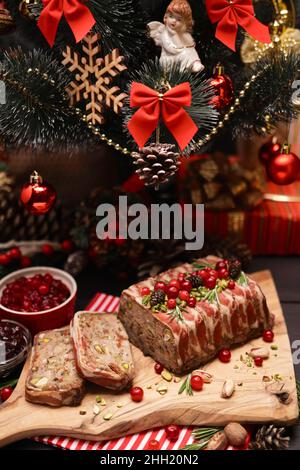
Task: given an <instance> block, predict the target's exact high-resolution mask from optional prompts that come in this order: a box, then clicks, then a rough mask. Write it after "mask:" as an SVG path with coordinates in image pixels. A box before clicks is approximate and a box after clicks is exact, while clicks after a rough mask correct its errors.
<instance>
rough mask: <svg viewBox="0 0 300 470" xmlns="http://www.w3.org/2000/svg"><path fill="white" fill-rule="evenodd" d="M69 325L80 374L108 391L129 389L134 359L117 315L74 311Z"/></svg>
mask: <svg viewBox="0 0 300 470" xmlns="http://www.w3.org/2000/svg"><path fill="white" fill-rule="evenodd" d="M70 328H71V336H72V338H73V343H74V348H75V355H76V365H77V369H78V371H79V373H80V375H81V376H82V377H84V378H85V379H87V380H89V381H91V382H94V383H96V384H97V385H100V386H102V387H105V388H108V389H111V390H122V389H124V388H128V387H129V386H130V384H131V382H132V380H133V376H134V366H133V359H132V353H131V346H130V344H129V341H128V336H127V333H126V331H125V329H124V327H123V325H122V323H121V322H120V321H119V320H118V318H117V315H116V314H113V313H98V312H97V313H93V312H77V313H76V314H75V316H74V318H73V320H72V322H71V326H70Z"/></svg>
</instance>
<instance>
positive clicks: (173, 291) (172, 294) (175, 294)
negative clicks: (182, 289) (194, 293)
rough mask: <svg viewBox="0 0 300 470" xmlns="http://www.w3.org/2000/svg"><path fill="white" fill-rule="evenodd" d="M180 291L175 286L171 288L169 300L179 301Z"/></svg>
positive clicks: (168, 291)
mask: <svg viewBox="0 0 300 470" xmlns="http://www.w3.org/2000/svg"><path fill="white" fill-rule="evenodd" d="M178 294H179V290H178V289H177V287H175V286H171V287H169V288H168V290H167V296H168V298H169V299H177V297H178Z"/></svg>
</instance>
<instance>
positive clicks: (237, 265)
mask: <svg viewBox="0 0 300 470" xmlns="http://www.w3.org/2000/svg"><path fill="white" fill-rule="evenodd" d="M241 270H242V263H241V262H240V261H239V260H237V259H236V260H234V261H230V262H229V275H230V277H231V278H232V279H237V278H238V277H239V276H240V274H241Z"/></svg>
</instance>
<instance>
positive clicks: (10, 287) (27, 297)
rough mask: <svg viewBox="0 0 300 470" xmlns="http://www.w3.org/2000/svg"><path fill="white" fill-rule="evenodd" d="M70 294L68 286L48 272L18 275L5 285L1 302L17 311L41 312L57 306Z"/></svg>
mask: <svg viewBox="0 0 300 470" xmlns="http://www.w3.org/2000/svg"><path fill="white" fill-rule="evenodd" d="M69 296H70V291H69V289H68V287H67V286H66V285H65V284H64V283H63V282H62V281H61V280H59V279H55V278H54V277H53V276H52V275H51V274H50V273H46V274H36V275H35V276H32V277H20V278H18V279H16V280H14V281H12V282H10V283H9V284H7V285H6V286H5V289H4V290H3V293H2V297H1V304H2V305H3V306H4V307H7V308H9V309H11V310H15V311H17V312H27V313H31V312H43V311H45V310H49V309H51V308H54V307H57V306H58V305H61V304H62V303H64V302H65V300H67V298H68V297H69Z"/></svg>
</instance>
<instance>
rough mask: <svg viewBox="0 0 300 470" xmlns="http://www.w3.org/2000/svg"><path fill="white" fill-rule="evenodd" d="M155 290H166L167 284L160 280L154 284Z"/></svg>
mask: <svg viewBox="0 0 300 470" xmlns="http://www.w3.org/2000/svg"><path fill="white" fill-rule="evenodd" d="M154 290H155V291H157V290H162V291H164V292H166V290H167V285H166V284H165V283H164V282H162V281H159V282H156V283H155V286H154Z"/></svg>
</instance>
